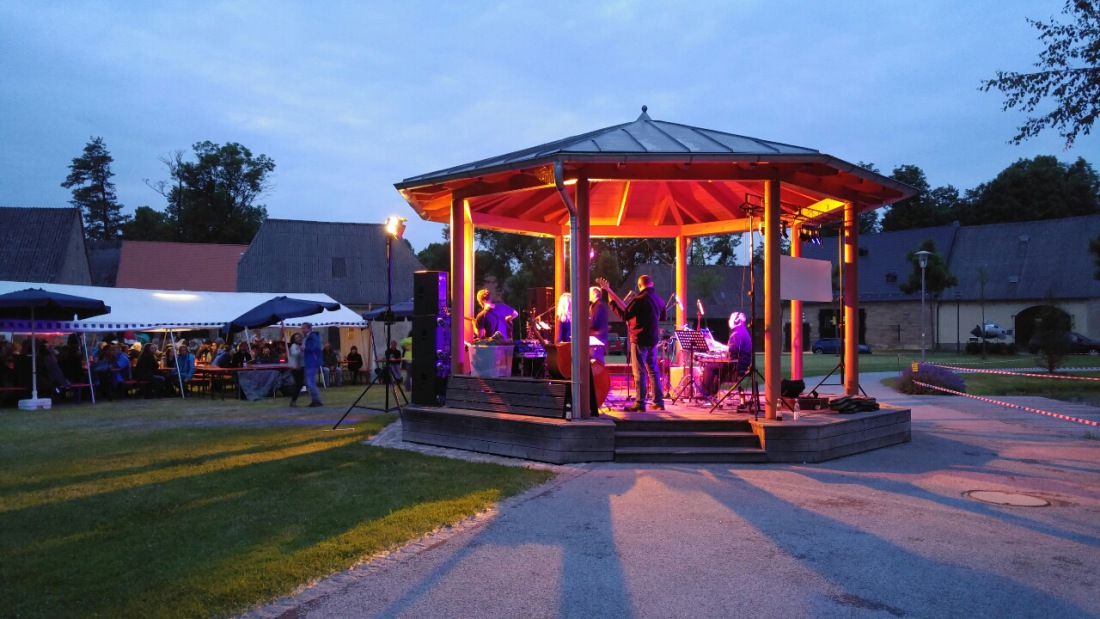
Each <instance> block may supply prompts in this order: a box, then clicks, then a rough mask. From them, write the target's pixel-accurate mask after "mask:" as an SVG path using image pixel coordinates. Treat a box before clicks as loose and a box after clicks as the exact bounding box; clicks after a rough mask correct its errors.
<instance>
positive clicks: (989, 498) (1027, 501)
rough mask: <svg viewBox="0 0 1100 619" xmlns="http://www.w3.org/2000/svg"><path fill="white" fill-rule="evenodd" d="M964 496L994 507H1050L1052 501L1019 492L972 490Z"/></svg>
mask: <svg viewBox="0 0 1100 619" xmlns="http://www.w3.org/2000/svg"><path fill="white" fill-rule="evenodd" d="M964 496H968V497H970V498H972V499H974V500H976V501H981V502H983V503H993V504H994V505H1011V506H1013V507H1046V506H1048V505H1050V501H1047V500H1046V499H1040V498H1039V497H1037V496H1031V495H1030V494H1020V493H1019V492H1000V491H998V490H971V491H970V492H967V493H965V495H964Z"/></svg>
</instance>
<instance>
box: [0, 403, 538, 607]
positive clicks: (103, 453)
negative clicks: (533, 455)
mask: <svg viewBox="0 0 1100 619" xmlns="http://www.w3.org/2000/svg"><path fill="white" fill-rule="evenodd" d="M360 393H362V387H344V388H336V389H329V390H327V391H326V392H325V399H326V404H327V405H328V408H326V409H310V408H288V407H287V406H286V403H287V400H286V398H280V399H278V400H274V401H272V400H267V401H263V402H238V401H235V400H225V401H219V400H213V401H212V400H209V399H205V398H193V399H188V400H186V401H182V400H179V399H164V400H129V401H119V402H116V403H100V404H98V405H96V406H91V405H90V404H81V405H73V404H62V405H58V406H57V407H55V408H54V409H53V410H50V411H19V410H17V409H13V408H5V409H2V410H0V531H3V535H2V536H0V608H4V609H7V610H4V611H0V614H3V615H5V616H20V617H59V616H110V617H182V616H186V617H210V616H227V615H232V614H235V613H239V612H241V611H244V610H246V609H248V608H250V607H252V606H253V605H255V604H258V603H261V602H263V601H267V600H271V599H273V598H277V597H279V596H282V595H286V594H288V593H291V592H292V591H294V590H295V588H297V587H298V586H300V585H302V584H304V583H307V582H309V581H311V580H313V579H315V578H317V577H320V576H324V575H326V574H331V573H333V572H337V571H340V570H343V569H346V568H348V567H350V566H351V565H353V564H354V563H356V562H357V560H359V559H360V558H361V557H364V556H367V555H370V554H372V553H375V552H377V551H380V550H384V549H387V548H392V547H395V546H397V545H400V544H402V543H403V542H406V541H408V540H411V539H415V538H416V537H418V536H420V535H422V534H424V533H426V532H429V531H431V530H433V529H435V528H436V527H439V526H441V525H446V524H449V523H453V522H456V521H458V520H460V519H462V518H465V517H468V516H470V515H473V514H475V513H477V512H478V511H480V510H483V509H485V508H487V507H489V506H490V505H492V504H493V503H496V502H498V501H500V500H501V499H503V498H505V497H508V496H511V495H514V494H517V493H519V492H522V491H523V490H525V489H527V488H530V487H533V486H534V485H537V484H539V483H542V482H544V481H546V480H547V479H548V478H549V477H550V476H551V474H550V473H548V472H545V471H534V470H529V469H524V468H517V467H504V466H498V465H492V464H475V463H468V462H463V461H456V460H450V459H445V458H435V457H429V456H423V455H420V454H416V453H412V452H406V451H401V450H390V449H381V448H376V447H370V446H367V445H364V444H362V442H361V441H363V440H364V439H365V438H367V437H368V436H370V435H372V434H374V433H376V432H378V431H379V430H380V429H381V428H383V427H384V426H385V425H386V424H388V423H390V422H392V421H393V420H394V419H395V418H396V415H394V414H371V413H370V412H369V411H361V410H359V409H357V410H356V411H354V412H353V413H352V414H351V415H350V416H349V417H348V421H347V422H345V425H346V426H347V427H353V428H354V429H353V430H350V431H336V432H331V431H325V430H326V429H327V428H328V427H330V426H331V425H332V424H333V423H334V422H335V421H336V419H338V418H339V416H340V415H342V414H343V412H344V410H346V409H347V407H348V406H349V405H350V403H351V402H352V401H353V400H354V399H355V398H356V397H358V396H359V394H360ZM382 393H383V392H382V390H381V389H379V388H375V389H372V390H371V393H370V394H368V399H366V400H364V403H368V404H371V405H380V404H381V396H382ZM306 400H307V401H308V398H306ZM318 411H320V412H318Z"/></svg>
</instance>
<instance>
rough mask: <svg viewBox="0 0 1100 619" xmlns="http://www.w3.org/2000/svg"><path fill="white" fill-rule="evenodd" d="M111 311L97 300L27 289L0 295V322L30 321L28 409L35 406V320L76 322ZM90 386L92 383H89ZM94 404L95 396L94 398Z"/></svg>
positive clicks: (36, 366) (36, 381)
mask: <svg viewBox="0 0 1100 619" xmlns="http://www.w3.org/2000/svg"><path fill="white" fill-rule="evenodd" d="M110 311H111V308H110V307H108V306H106V305H104V304H103V301H101V300H99V299H89V298H88V297H77V296H73V295H71V294H61V293H60V292H50V291H48V290H43V289H41V288H27V289H26V290H16V291H14V292H9V293H7V294H0V318H14V319H19V318H28V317H29V318H30V321H31V405H32V406H35V407H37V406H38V346H37V342H36V341H35V337H34V332H35V324H34V321H35V320H36V319H39V318H42V319H45V320H75V319H80V318H91V317H92V316H102V315H103V314H106V313H109V312H110ZM89 382H91V380H90V379H89ZM92 397H93V400H92V401H93V402H94V401H95V400H94V398H95V396H94V395H93V396H92Z"/></svg>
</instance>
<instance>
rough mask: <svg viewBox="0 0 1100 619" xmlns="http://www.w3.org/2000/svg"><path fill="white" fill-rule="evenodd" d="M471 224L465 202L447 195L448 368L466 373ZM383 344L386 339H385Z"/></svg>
mask: <svg viewBox="0 0 1100 619" xmlns="http://www.w3.org/2000/svg"><path fill="white" fill-rule="evenodd" d="M473 237H474V224H473V222H472V221H471V220H470V209H469V205H467V204H466V200H464V199H462V198H452V199H451V372H452V373H454V374H468V373H469V372H470V367H469V363H468V357H467V356H466V346H465V343H466V342H468V341H470V340H472V339H473V335H474V323H473V321H471V320H467V318H472V317H473V316H475V315H476V313H474V314H472V313H471V312H473V311H474V294H473V279H474V264H473V260H474V243H473ZM387 345H389V343H388V342H387Z"/></svg>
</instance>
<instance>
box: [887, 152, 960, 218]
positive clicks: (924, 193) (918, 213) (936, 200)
mask: <svg viewBox="0 0 1100 619" xmlns="http://www.w3.org/2000/svg"><path fill="white" fill-rule="evenodd" d="M890 178H892V179H894V180H896V181H901V182H903V183H905V184H907V185H910V186H911V187H913V188H915V189H917V194H916V195H915V196H912V197H910V198H906V199H904V200H901V201H900V202H896V203H895V204H894V205H893V206H891V207H890V209H889V210H888V211H887V212H886V214H885V215H884V216H883V217H882V231H883V232H890V231H893V230H909V229H912V228H927V227H931V226H942V225H946V224H949V223H951V221H952V220H954V219H955V213H954V210H955V206H956V203H957V202H958V196H959V192H958V190H957V189H955V188H954V187H951V186H950V185H948V186H947V187H937V188H936V189H932V188H931V186H930V185H929V184H928V179H927V178H926V177H925V175H924V170H921V169H920V168H919V167H917V166H915V165H911V164H905V165H900V166H898V167H896V168H894V171H893V173H892V174H890Z"/></svg>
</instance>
